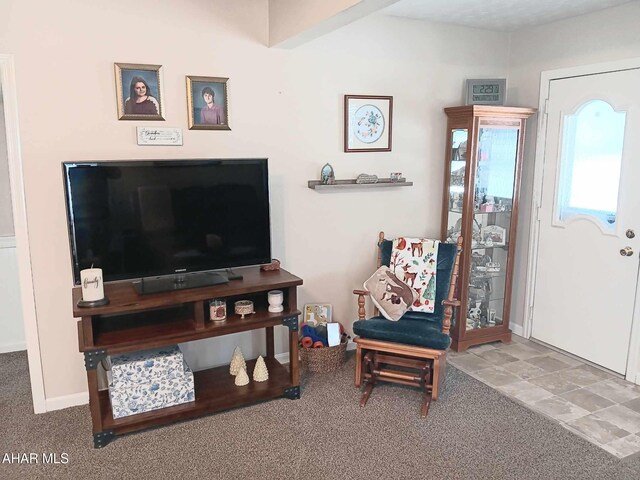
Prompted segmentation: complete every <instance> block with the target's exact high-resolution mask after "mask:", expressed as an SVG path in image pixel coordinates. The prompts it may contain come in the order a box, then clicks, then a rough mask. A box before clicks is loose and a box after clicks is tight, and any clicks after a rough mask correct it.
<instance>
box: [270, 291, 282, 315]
mask: <svg viewBox="0 0 640 480" xmlns="http://www.w3.org/2000/svg"><path fill="white" fill-rule="evenodd" d="M267 299H268V301H269V308H268V310H269V311H270V312H271V313H279V312H282V311H283V310H284V307H283V306H282V302H283V301H284V293H282V290H271V291H270V292H269V293H267Z"/></svg>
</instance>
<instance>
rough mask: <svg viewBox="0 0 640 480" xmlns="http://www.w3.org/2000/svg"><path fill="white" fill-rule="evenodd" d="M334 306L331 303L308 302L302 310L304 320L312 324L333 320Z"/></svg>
mask: <svg viewBox="0 0 640 480" xmlns="http://www.w3.org/2000/svg"><path fill="white" fill-rule="evenodd" d="M332 312H333V307H332V306H331V304H330V303H307V304H305V306H304V310H303V312H302V321H303V322H304V323H308V324H309V325H311V326H316V325H318V324H319V323H321V322H327V323H329V322H331V315H332Z"/></svg>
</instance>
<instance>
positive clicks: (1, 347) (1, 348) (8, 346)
mask: <svg viewBox="0 0 640 480" xmlns="http://www.w3.org/2000/svg"><path fill="white" fill-rule="evenodd" d="M26 349H27V344H26V343H25V342H18V343H4V344H2V343H0V353H10V352H21V351H23V350H26Z"/></svg>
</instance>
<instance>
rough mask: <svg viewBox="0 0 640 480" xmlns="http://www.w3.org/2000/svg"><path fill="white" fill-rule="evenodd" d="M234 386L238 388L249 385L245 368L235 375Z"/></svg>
mask: <svg viewBox="0 0 640 480" xmlns="http://www.w3.org/2000/svg"><path fill="white" fill-rule="evenodd" d="M235 384H236V386H238V387H243V386H245V385H248V384H249V375H247V370H246V368H241V369H240V370H239V371H238V374H237V375H236V380H235Z"/></svg>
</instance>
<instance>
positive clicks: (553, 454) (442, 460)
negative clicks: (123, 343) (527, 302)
mask: <svg viewBox="0 0 640 480" xmlns="http://www.w3.org/2000/svg"><path fill="white" fill-rule="evenodd" d="M353 363H354V362H353V358H351V359H350V360H349V362H348V363H347V365H345V367H344V368H343V369H342V370H341V371H339V372H337V373H336V374H328V375H320V374H314V375H305V376H303V385H302V388H303V391H302V398H301V399H300V400H286V399H279V400H274V401H270V402H266V403H262V404H258V405H255V406H251V407H247V408H239V409H235V410H231V411H228V412H224V413H221V414H217V415H210V416H208V417H204V418H200V419H196V420H192V421H188V422H184V423H180V424H175V425H170V426H168V427H162V428H157V429H153V430H147V431H144V432H138V433H134V434H131V435H127V436H123V437H118V438H116V439H115V440H114V441H113V442H112V443H111V444H110V445H108V446H107V447H105V448H103V449H100V450H95V449H93V447H92V445H93V444H92V436H91V425H90V419H89V409H88V407H87V406H83V407H74V408H69V409H66V410H61V411H56V412H51V413H47V414H43V415H34V414H33V413H31V412H32V407H31V398H30V392H29V381H28V373H27V360H26V354H25V353H23V352H21V353H10V354H2V355H0V455H2V456H4V455H5V453H9V454H11V453H36V454H38V456H39V458H40V459H41V458H42V457H41V454H42V453H48V454H50V453H56V454H58V458H60V456H61V454H62V453H66V454H67V455H68V458H69V461H68V463H67V464H66V465H65V464H60V465H50V464H47V465H43V464H42V463H41V462H40V463H38V464H31V465H25V464H23V465H16V464H7V463H0V479H3V480H4V479H14V478H19V479H37V478H42V479H52V478H60V479H85V478H87V479H89V478H110V479H111V478H124V479H134V478H136V479H137V478H140V479H147V478H161V479H189V478H194V479H195V478H198V479H199V478H202V479H251V480H254V479H285V478H286V479H300V480H302V479H358V478H372V479H380V480H382V479H404V478H407V479H408V478H413V479H416V478H445V479H449V478H450V479H507V478H508V479H574V478H575V479H580V480H585V479H615V480H623V479H634V480H637V479H638V478H640V457H638V456H634V457H630V458H627V459H624V460H618V459H616V458H615V457H614V456H612V455H610V454H608V453H606V452H604V451H603V450H601V449H599V448H597V447H595V446H593V445H591V444H590V443H588V442H586V441H585V440H583V439H581V438H579V437H577V436H576V435H574V434H572V433H570V432H568V431H566V430H565V429H564V428H562V427H561V426H560V425H557V424H555V423H553V422H551V421H549V420H547V419H546V418H544V417H542V416H540V415H538V414H536V413H534V412H531V411H529V410H527V409H526V408H524V407H522V406H520V405H518V404H516V403H514V402H512V401H511V400H509V399H508V398H506V397H504V396H502V395H501V394H500V393H498V392H496V391H494V390H492V389H491V388H490V387H488V386H486V385H484V384H482V383H480V382H478V381H476V380H475V379H473V378H471V377H469V376H467V375H466V374H464V373H462V372H460V371H458V370H456V369H455V368H449V369H448V378H447V385H446V388H445V392H444V393H443V395H442V396H441V398H440V400H439V401H438V402H435V403H434V404H433V405H432V407H431V411H430V413H429V416H428V418H427V419H426V420H423V419H420V418H419V416H418V410H419V406H420V398H421V397H420V393H419V392H418V391H417V390H415V389H412V388H408V387H407V388H405V387H401V386H398V385H392V384H386V385H384V384H383V385H381V386H378V387H376V389H375V390H374V392H373V395H372V396H371V399H370V400H369V403H368V405H367V406H366V407H365V408H364V409H361V408H360V407H359V406H358V399H359V393H358V391H357V390H356V389H355V388H354V387H353V380H352V379H353Z"/></svg>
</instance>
